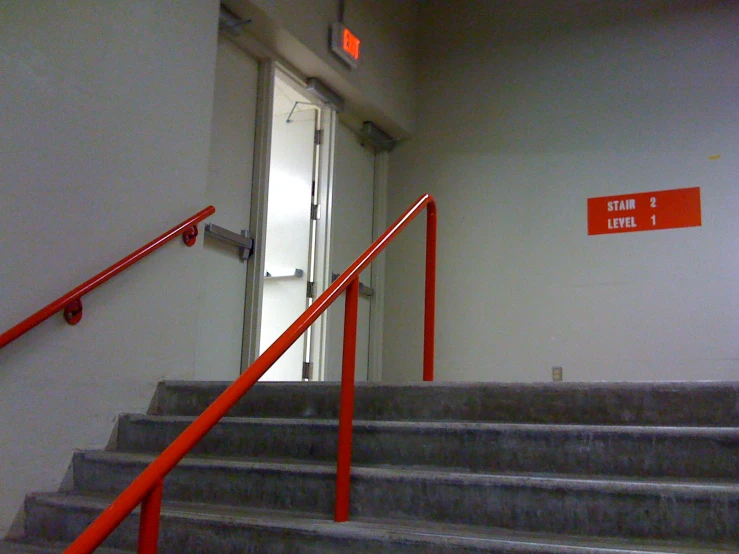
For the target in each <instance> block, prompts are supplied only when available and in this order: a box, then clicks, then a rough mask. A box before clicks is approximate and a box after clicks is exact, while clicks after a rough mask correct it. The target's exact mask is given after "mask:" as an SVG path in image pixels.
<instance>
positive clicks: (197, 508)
mask: <svg viewBox="0 0 739 554" xmlns="http://www.w3.org/2000/svg"><path fill="white" fill-rule="evenodd" d="M29 499H31V500H33V501H35V502H38V503H41V504H46V505H52V506H58V507H62V508H83V509H93V510H103V509H104V508H106V507H107V506H108V505H109V503H110V502H111V500H112V497H110V496H103V495H79V494H74V493H65V492H57V493H33V494H31V495H29ZM162 516H163V517H165V518H166V517H177V518H184V519H186V520H192V521H197V520H207V521H216V522H223V523H226V524H229V525H240V524H241V525H249V526H256V527H262V528H277V529H280V530H285V531H298V532H305V533H309V534H321V535H325V536H331V537H336V538H351V539H359V540H388V539H393V540H402V541H409V542H421V543H423V542H429V543H434V544H438V543H439V542H443V543H444V544H448V545H453V546H458V547H460V548H463V547H475V548H481V549H490V550H491V551H493V550H494V551H496V552H501V551H510V552H524V551H525V552H534V551H535V552H537V553H552V554H628V553H630V552H632V553H635V554H648V553H655V554H664V553H668V552H671V553H676V554H687V553H689V552H692V553H699V554H711V553H716V554H718V553H726V552H736V551H737V550H736V546H734V545H728V544H727V545H720V546H716V545H713V544H712V545H707V544H703V543H696V542H686V541H662V540H645V539H620V538H610V537H589V536H565V535H554V534H548V533H536V532H524V531H512V530H508V529H500V528H483V527H478V526H470V525H458V524H438V523H434V524H433V525H429V524H428V523H424V522H416V521H398V520H392V521H388V520H381V519H370V518H356V519H353V520H350V521H349V522H346V523H342V524H336V523H334V522H333V521H332V520H330V519H328V518H321V517H316V516H315V515H313V514H307V513H300V512H296V511H292V510H291V511H289V512H287V511H280V510H264V509H255V508H251V509H250V508H243V507H239V508H233V507H225V506H217V505H209V504H208V505H206V504H194V503H179V502H164V503H163V505H162ZM5 544H6V543H2V542H0V553H2V554H5V553H7V554H16V553H18V554H20V553H26V552H28V553H29V554H30V553H34V552H39V554H40V553H41V552H47V550H33V549H27V550H22V549H20V550H17V549H16V550H12V549H8V550H2V548H3V546H4V545H5ZM8 544H11V545H12V546H11V547H15V548H17V547H18V546H17V545H14V544H12V543H8ZM11 547H9V548H11ZM534 549H535V550H534ZM57 551H58V550H48V552H57ZM99 552H101V554H102V553H110V554H116V553H121V554H122V553H123V551H119V550H99Z"/></svg>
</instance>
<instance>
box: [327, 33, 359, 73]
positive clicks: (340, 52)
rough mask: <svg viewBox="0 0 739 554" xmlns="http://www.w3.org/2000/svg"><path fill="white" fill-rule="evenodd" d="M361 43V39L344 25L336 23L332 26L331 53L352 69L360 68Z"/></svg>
mask: <svg viewBox="0 0 739 554" xmlns="http://www.w3.org/2000/svg"><path fill="white" fill-rule="evenodd" d="M361 43H362V41H361V40H359V37H357V35H355V34H354V33H352V32H351V31H350V30H349V28H348V27H347V26H346V25H344V24H343V23H340V22H336V23H334V24H333V25H332V26H331V51H332V52H333V53H334V54H336V55H337V56H338V57H339V58H341V59H342V60H344V61H345V62H346V63H347V64H348V65H349V66H350V67H353V68H355V67H358V66H359V57H360V49H359V47H360V45H361Z"/></svg>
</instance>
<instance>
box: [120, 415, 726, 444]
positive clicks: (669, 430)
mask: <svg viewBox="0 0 739 554" xmlns="http://www.w3.org/2000/svg"><path fill="white" fill-rule="evenodd" d="M123 416H124V417H126V418H128V419H129V420H131V421H151V422H172V423H190V422H193V421H195V419H197V417H196V416H188V415H144V414H123ZM221 421H222V422H223V423H241V424H253V425H294V426H306V427H328V428H335V427H337V426H338V420H337V419H325V418H315V419H312V418H290V417H250V416H225V417H223V418H222V419H221ZM353 427H354V429H363V428H366V429H372V430H376V429H377V430H380V429H408V430H412V431H414V432H417V431H424V430H454V431H488V430H489V431H521V432H526V431H529V432H541V433H547V434H548V433H552V432H558V431H559V432H566V433H577V432H582V433H588V434H593V433H625V434H632V435H638V434H645V435H650V436H651V435H661V436H665V437H683V436H685V437H701V438H719V439H720V438H727V439H734V438H739V427H725V426H724V427H721V426H716V427H705V426H702V427H698V426H694V427H687V426H666V425H597V424H580V423H568V424H562V423H557V424H547V423H506V422H479V421H461V420H456V421H426V420H424V421H414V420H404V421H393V420H363V419H357V420H355V421H354V424H353Z"/></svg>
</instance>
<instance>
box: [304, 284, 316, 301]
mask: <svg viewBox="0 0 739 554" xmlns="http://www.w3.org/2000/svg"><path fill="white" fill-rule="evenodd" d="M305 293H306V295H307V296H308V298H315V297H316V282H315V281H308V287H307V290H306V292H305Z"/></svg>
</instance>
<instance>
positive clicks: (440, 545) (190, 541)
mask: <svg viewBox="0 0 739 554" xmlns="http://www.w3.org/2000/svg"><path fill="white" fill-rule="evenodd" d="M109 502H110V499H109V498H96V497H85V496H76V495H64V494H58V493H57V494H34V495H30V496H29V497H28V498H27V500H26V507H27V512H28V518H27V527H28V529H29V532H31V533H34V534H37V535H39V536H45V537H47V538H48V539H50V540H54V541H59V542H62V543H65V542H66V543H69V542H70V541H71V540H72V539H73V538H75V537H77V536H78V535H79V534H80V533H81V532H82V530H83V529H84V528H85V527H86V526H87V525H89V523H91V522H92V520H93V519H94V517H96V516H97V515H98V514H99V513H100V512H101V511H102V510H103V509H104V508H105V507H107V505H108V503H109ZM137 533H138V515H137V513H134V514H133V515H132V516H131V517H129V518H128V519H127V520H126V521H125V522H124V523H123V524H122V525H121V527H120V528H119V529H118V530H116V531H115V532H114V533H113V534H112V535H111V537H110V538H109V539H108V542H107V543H106V544H107V545H110V546H115V547H119V548H127V549H131V550H135V545H136V538H137ZM160 537H161V538H160V547H159V552H160V553H161V554H275V553H290V554H318V553H321V554H380V553H382V554H387V553H389V552H392V553H393V554H429V553H433V554H483V553H484V554H514V553H515V554H666V553H674V554H688V553H692V554H720V553H722V554H726V552H736V549H735V548H734V547H733V546H731V545H726V546H725V548H721V547H709V546H707V545H704V544H700V543H696V542H691V543H685V542H663V541H634V540H626V539H602V538H600V539H599V538H592V537H588V538H577V537H563V536H550V535H545V534H535V533H518V532H513V531H507V530H501V529H492V528H474V527H467V526H458V525H440V524H434V525H433V526H429V525H428V524H425V523H420V524H413V523H410V522H408V523H405V522H391V521H387V520H385V521H378V520H353V521H349V522H347V523H341V524H336V523H333V522H332V521H330V520H328V519H326V518H319V517H315V516H309V515H305V514H299V513H295V512H291V513H289V514H287V513H281V512H264V511H252V510H248V509H238V510H236V509H224V508H223V507H221V508H218V507H213V506H201V505H192V504H173V503H168V504H167V503H165V505H164V506H163V509H162V523H161V533H160ZM0 552H1V551H0Z"/></svg>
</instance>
